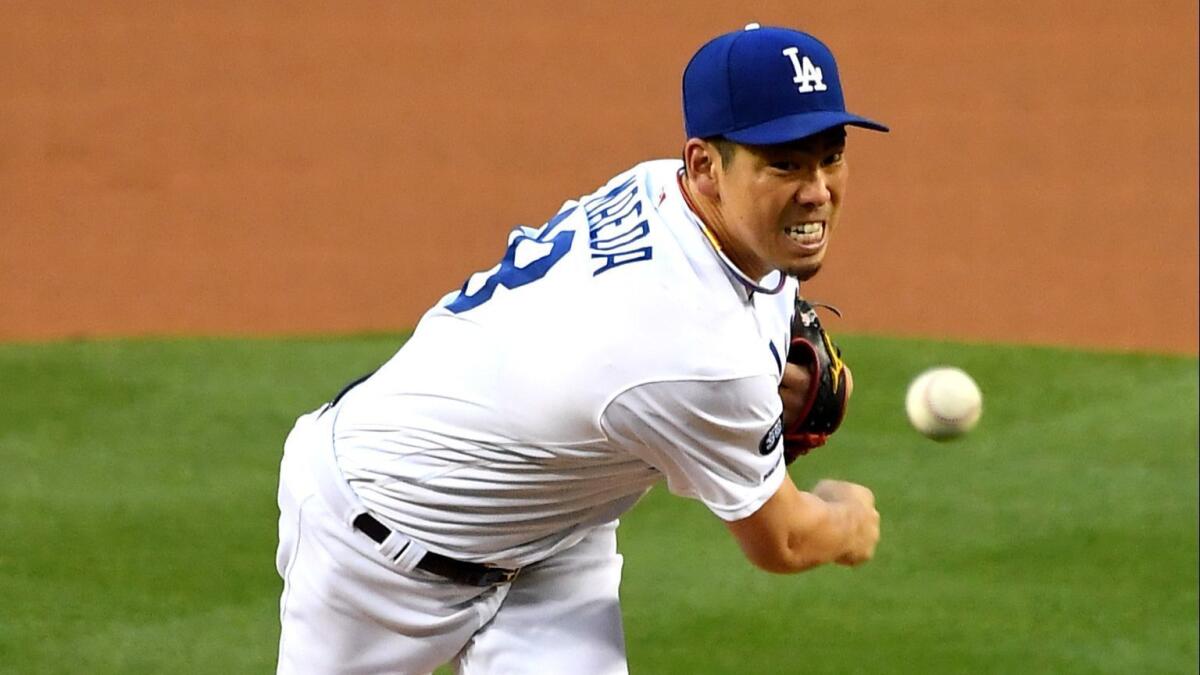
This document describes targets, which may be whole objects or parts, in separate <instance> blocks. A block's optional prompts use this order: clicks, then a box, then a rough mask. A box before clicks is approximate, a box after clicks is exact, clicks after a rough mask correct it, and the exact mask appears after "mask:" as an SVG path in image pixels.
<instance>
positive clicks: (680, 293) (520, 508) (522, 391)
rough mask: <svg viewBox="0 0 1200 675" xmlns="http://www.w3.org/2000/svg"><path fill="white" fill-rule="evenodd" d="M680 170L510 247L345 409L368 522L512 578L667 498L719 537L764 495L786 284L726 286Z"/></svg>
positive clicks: (595, 202)
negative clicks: (705, 511)
mask: <svg viewBox="0 0 1200 675" xmlns="http://www.w3.org/2000/svg"><path fill="white" fill-rule="evenodd" d="M680 169H681V163H680V162H678V161H668V160H663V161H653V162H646V163H643V164H639V165H637V166H635V167H634V168H632V169H631V170H629V171H627V172H625V173H622V174H620V175H618V176H617V177H615V178H613V179H612V180H611V181H609V182H608V184H606V185H605V186H604V187H602V188H600V189H599V190H598V191H596V192H594V193H593V194H591V195H588V196H586V197H583V198H581V199H579V200H578V201H570V202H567V203H566V204H564V205H563V207H562V209H561V210H560V211H559V213H558V214H557V215H555V216H554V217H553V218H552V219H551V220H550V221H549V222H548V223H546V224H545V225H544V226H542V227H541V228H538V229H532V228H518V229H517V230H516V231H514V232H513V233H512V234H511V235H510V237H509V243H508V248H507V250H506V251H505V253H504V258H503V260H502V262H501V263H500V264H499V265H497V266H496V267H494V268H492V269H491V270H488V271H485V272H480V273H478V274H475V275H473V276H472V277H471V278H470V279H469V280H468V281H467V283H466V284H465V285H464V286H463V288H462V289H461V290H460V291H458V292H454V293H451V294H449V295H447V296H446V297H445V298H443V299H442V300H441V301H440V302H439V303H438V304H437V306H435V307H434V308H433V309H431V310H430V311H429V312H428V313H427V314H426V315H425V316H424V317H423V318H422V320H421V322H420V324H419V325H418V326H417V328H416V331H415V332H414V334H413V336H412V338H411V339H410V340H409V341H408V342H407V343H406V344H405V345H404V346H403V347H402V348H401V349H400V350H399V352H398V353H397V354H396V355H395V356H394V357H393V358H392V359H391V360H389V361H388V362H387V363H386V364H384V365H383V366H382V367H381V368H380V369H379V370H378V371H377V372H376V373H375V374H374V375H372V376H371V377H370V378H369V379H368V380H366V381H365V382H364V383H362V384H360V385H358V386H357V387H355V388H354V389H352V390H351V391H350V392H349V393H348V394H347V395H346V396H345V397H344V398H343V399H342V400H341V402H340V404H339V405H338V406H337V408H336V410H335V411H334V412H335V413H336V418H335V422H334V439H335V443H334V446H335V452H336V455H337V458H338V463H339V465H340V467H341V469H342V472H343V474H344V476H345V477H346V479H347V480H348V482H349V483H350V485H351V487H352V488H353V490H354V491H355V492H356V493H357V494H358V496H359V497H360V498H361V500H362V501H363V502H364V504H365V505H366V506H367V507H368V508H369V509H370V510H371V511H372V512H373V513H374V514H375V515H376V516H378V517H379V518H380V519H382V520H384V521H385V522H386V523H387V524H388V525H390V526H392V527H394V528H395V529H397V530H399V531H400V532H402V533H404V534H406V535H408V536H410V537H412V538H414V539H416V540H418V541H420V542H422V543H423V544H424V545H425V546H426V547H427V548H428V549H429V550H431V551H435V552H438V553H441V554H443V555H448V556H451V557H454V558H457V559H460V560H468V561H480V562H492V563H497V564H501V565H505V566H520V565H526V564H529V563H531V562H535V561H538V560H542V559H544V558H546V557H548V556H550V555H552V554H554V553H556V552H558V551H560V550H563V549H564V548H566V547H569V546H571V545H573V544H575V543H576V542H578V541H580V540H581V539H582V538H583V537H584V536H586V535H587V533H588V532H589V531H591V530H592V529H593V528H595V527H597V526H599V525H601V524H604V523H608V522H611V521H612V520H613V519H615V518H616V517H617V516H619V515H620V514H621V513H623V512H624V511H626V510H627V509H629V508H630V507H631V506H632V505H633V504H634V503H635V502H636V501H637V500H638V499H639V498H640V497H641V496H642V495H643V494H644V493H645V491H646V490H647V489H648V488H649V487H650V486H651V485H653V484H654V483H656V482H658V481H659V480H662V479H663V478H665V479H666V482H667V486H668V488H669V489H670V491H671V492H673V493H675V494H678V495H684V496H687V497H691V498H695V499H698V500H700V501H701V502H703V503H704V504H705V505H706V506H707V507H708V508H709V509H711V510H712V511H713V513H715V514H716V515H717V516H719V517H720V518H722V519H724V520H737V519H741V518H744V517H746V516H749V515H751V514H752V513H754V511H756V510H757V509H758V508H759V507H760V506H761V505H762V504H763V502H765V501H766V500H767V499H768V498H769V497H770V496H771V495H772V494H773V493H774V491H775V489H776V488H777V487H778V486H779V483H780V482H781V481H782V480H783V477H784V474H785V468H784V466H783V458H782V446H781V443H780V435H781V434H780V429H781V424H780V415H781V412H782V405H781V403H780V399H779V395H778V389H777V387H778V384H779V380H780V376H781V372H782V367H783V356H784V355H785V354H786V352H787V346H788V342H789V339H790V338H789V325H790V319H791V314H792V311H793V309H792V308H793V299H794V297H795V293H796V290H797V287H796V282H795V281H794V280H789V281H788V283H787V284H786V285H785V286H784V287H783V289H782V290H781V291H780V292H779V293H777V294H773V295H769V294H765V293H754V292H751V291H750V290H749V289H748V288H747V286H746V285H745V284H743V283H742V282H741V281H739V280H738V279H737V278H736V277H735V276H733V275H732V274H731V273H730V272H729V271H728V270H727V268H726V267H725V265H724V264H723V263H722V260H721V258H719V257H718V255H717V253H716V252H715V251H714V249H713V248H712V246H711V245H710V243H709V242H708V240H707V239H706V238H705V236H704V233H703V232H702V231H701V226H700V223H699V221H698V220H697V219H696V216H695V215H694V214H693V213H692V212H691V210H690V209H689V208H688V206H687V204H686V203H685V201H684V199H683V197H682V194H681V192H680V187H679V184H678V182H677V175H678V172H679V171H680Z"/></svg>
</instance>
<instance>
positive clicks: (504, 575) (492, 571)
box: [484, 565, 521, 585]
mask: <svg viewBox="0 0 1200 675" xmlns="http://www.w3.org/2000/svg"><path fill="white" fill-rule="evenodd" d="M484 567H486V568H488V570H487V572H486V573H485V575H486V577H487V580H488V582H489V583H490V585H495V584H507V583H510V582H512V580H513V579H516V578H517V575H518V574H520V573H521V568H520V567H518V568H516V569H509V568H507V567H495V566H493V565H484Z"/></svg>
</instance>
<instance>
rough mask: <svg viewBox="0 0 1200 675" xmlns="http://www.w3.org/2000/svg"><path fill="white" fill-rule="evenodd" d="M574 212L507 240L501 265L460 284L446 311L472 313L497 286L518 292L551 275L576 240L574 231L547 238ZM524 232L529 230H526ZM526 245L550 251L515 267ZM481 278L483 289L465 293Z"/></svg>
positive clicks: (487, 298)
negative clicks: (548, 274)
mask: <svg viewBox="0 0 1200 675" xmlns="http://www.w3.org/2000/svg"><path fill="white" fill-rule="evenodd" d="M575 208H576V207H574V206H572V207H571V208H569V209H567V210H566V211H563V212H561V213H559V214H558V215H556V216H554V217H553V218H551V219H550V221H549V222H547V223H546V224H545V225H543V226H542V227H541V229H539V230H534V231H532V232H531V233H524V232H523V233H521V234H514V235H513V236H512V237H510V241H509V242H508V249H507V250H505V251H504V259H503V260H501V261H500V264H499V265H497V266H496V267H494V268H492V269H491V270H488V271H487V272H477V273H475V274H473V275H472V276H471V278H470V279H467V281H466V283H464V284H463V287H462V290H460V291H459V292H458V295H457V296H456V297H455V298H454V300H452V301H451V302H450V304H448V305H446V309H448V310H450V311H451V312H454V313H455V314H461V313H462V312H465V311H467V310H470V309H474V308H476V307H478V306H480V305H482V304H483V303H485V302H487V301H488V300H491V299H492V294H493V293H495V292H496V287H497V286H503V287H505V288H507V289H509V290H512V289H514V288H520V287H521V286H524V285H525V284H527V283H530V282H532V281H537V280H538V279H541V278H542V277H544V276H546V273H547V272H549V271H550V268H551V267H554V264H555V263H557V262H558V261H559V259H561V258H562V257H563V256H564V255H566V254H567V251H569V250H571V243H572V240H573V239H574V238H575V232H574V231H570V230H568V231H565V232H559V233H558V234H555V235H554V236H553V237H551V236H550V235H551V234H553V233H554V228H555V227H557V226H558V224H559V223H561V222H562V221H563V220H565V219H566V218H567V216H569V215H571V213H572V212H573V211H574V210H575ZM523 229H525V230H528V229H529V228H523ZM527 242H535V243H534V246H536V245H537V244H541V246H540V247H537V248H542V249H544V248H545V247H546V246H549V248H550V250H549V251H545V252H544V253H542V255H541V256H540V257H538V258H537V259H535V260H532V261H528V262H525V261H523V264H522V265H520V266H518V265H517V253H518V249H520V248H521V245H522V244H525V246H526V247H528V246H530V243H527ZM480 275H487V279H486V280H485V281H484V282H483V283H482V285H478V287H477V288H476V289H475V290H474V292H472V293H468V292H467V289H468V288H470V287H471V286H472V285H473V284H472V281H474V280H475V279H476V278H477V277H479V276H480Z"/></svg>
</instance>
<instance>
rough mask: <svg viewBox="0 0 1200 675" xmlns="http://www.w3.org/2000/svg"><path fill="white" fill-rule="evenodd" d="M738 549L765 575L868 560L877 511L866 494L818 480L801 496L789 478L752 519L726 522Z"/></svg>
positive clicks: (839, 483) (844, 484) (876, 530)
mask: <svg viewBox="0 0 1200 675" xmlns="http://www.w3.org/2000/svg"><path fill="white" fill-rule="evenodd" d="M727 525H728V526H729V529H730V532H731V533H732V534H733V535H734V537H735V538H737V540H738V543H739V544H740V545H741V547H742V550H743V551H744V552H745V553H746V557H747V558H749V560H750V561H751V562H753V563H754V564H755V565H756V566H757V567H759V568H761V569H763V570H766V571H768V572H776V573H780V574H789V573H794V572H803V571H805V570H808V569H812V568H813V567H817V566H819V565H824V564H826V563H831V562H833V563H838V564H842V565H857V564H859V563H862V562H866V561H867V560H870V558H871V556H872V555H874V552H875V545H876V543H877V542H878V541H879V512H878V511H876V510H875V499H874V495H873V494H872V493H871V491H870V490H869V489H867V488H865V487H863V486H861V485H855V484H853V483H847V482H844V481H831V480H824V481H821V482H819V483H817V485H816V486H814V487H813V489H812V491H811V492H801V491H800V490H798V489H796V486H795V484H794V483H792V481H791V480H790V479H788V480H785V481H784V482H783V483H781V484H780V486H779V489H778V490H776V492H775V494H774V495H773V496H772V497H771V499H769V500H767V502H766V503H765V504H763V506H762V507H761V508H760V509H759V510H758V511H757V512H756V513H754V514H753V515H751V516H749V517H748V518H745V519H743V520H740V521H735V522H731V523H727Z"/></svg>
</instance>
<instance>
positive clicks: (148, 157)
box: [0, 0, 1200, 353]
mask: <svg viewBox="0 0 1200 675" xmlns="http://www.w3.org/2000/svg"><path fill="white" fill-rule="evenodd" d="M406 4H408V3H386V4H385V3H345V5H344V6H343V4H342V3H276V4H269V5H268V4H266V3H233V2H229V3H209V2H182V3H133V2H104V3H69V2H58V3H41V2H39V3H34V2H6V3H3V4H0V339H5V340H28V339H35V340H36V339H44V338H57V337H64V336H107V335H129V334H147V333H149V334H182V333H205V334H214V333H219V334H252V333H262V332H265V333H293V332H343V331H361V330H392V329H397V328H401V327H405V326H410V325H412V324H413V323H414V322H415V320H416V319H417V318H418V317H419V315H420V312H421V311H422V310H423V309H424V308H425V307H427V306H428V305H429V304H430V303H432V302H433V301H434V300H435V299H436V298H437V297H439V296H440V295H441V294H442V293H444V292H446V291H449V290H451V289H453V288H455V287H457V286H458V285H459V284H461V282H462V280H463V279H464V278H465V277H466V276H467V275H468V274H469V273H470V272H472V271H474V270H476V269H483V268H487V267H490V266H491V265H492V264H493V263H494V262H495V261H496V259H497V258H498V255H499V253H500V250H501V247H502V245H503V239H504V236H505V234H506V233H507V232H508V230H509V229H510V228H511V226H512V225H513V224H515V223H528V224H536V223H540V222H542V221H543V220H545V218H546V217H548V216H549V215H550V214H552V213H553V212H554V211H555V210H556V209H557V207H558V206H559V204H560V203H561V202H562V201H563V200H564V199H565V198H567V197H569V196H573V195H578V194H581V193H584V192H587V191H590V190H591V189H592V188H594V187H595V186H597V185H598V184H599V182H600V181H602V180H604V179H606V178H607V177H608V176H609V175H611V174H613V173H615V172H616V171H618V170H621V169H623V168H625V167H627V166H629V165H631V164H633V163H635V162H637V161H639V160H641V159H644V158H650V157H671V156H676V155H677V154H678V151H679V148H680V146H681V144H682V141H683V137H682V131H681V126H682V124H681V116H680V110H679V101H678V81H679V75H680V72H681V71H682V68H683V66H684V63H685V61H686V59H687V57H688V56H689V55H690V53H691V52H692V51H693V50H694V49H695V47H697V46H698V45H699V44H700V42H702V41H703V39H705V38H706V37H708V36H710V35H711V34H715V33H716V32H719V31H722V30H726V29H731V28H735V27H738V26H740V25H741V24H743V23H745V22H746V21H750V20H754V21H759V22H762V23H764V24H788V25H794V26H798V27H802V28H805V29H808V30H810V31H812V32H814V33H816V34H818V35H820V36H822V37H823V38H824V39H825V40H826V41H827V42H828V43H830V45H831V46H832V47H833V48H834V50H835V52H836V53H838V55H839V57H840V60H841V62H842V70H843V78H844V80H845V83H846V86H847V92H848V98H849V101H850V103H851V106H852V107H853V108H855V109H857V110H860V111H862V112H863V113H865V114H867V115H869V116H872V117H875V118H877V119H880V120H883V121H885V122H888V123H890V124H891V125H892V127H893V129H894V132H893V133H892V134H890V135H888V136H879V135H873V134H870V133H869V132H852V133H851V154H850V161H851V163H852V165H853V173H854V178H853V180H852V185H851V197H850V199H849V202H848V207H847V209H848V210H847V213H846V215H845V217H844V219H843V225H844V228H843V230H842V231H841V232H839V233H838V234H837V236H836V238H835V240H834V244H833V250H832V251H831V256H830V261H831V262H830V265H829V266H828V268H827V269H826V271H825V273H823V275H822V276H821V277H820V278H819V280H818V281H817V282H815V283H814V284H813V285H812V286H811V288H810V291H809V292H810V294H811V295H813V296H815V297H819V298H820V299H822V300H827V301H829V302H832V303H834V304H837V305H839V306H840V307H842V308H843V309H844V310H845V311H846V314H847V316H846V318H845V319H844V320H843V321H841V322H839V323H838V326H837V329H838V330H839V331H851V330H853V331H870V332H888V333H895V334H906V335H920V336H935V337H947V338H959V339H971V340H990V339H997V338H999V339H1003V340H1006V341H1019V342H1032V343H1053V344H1079V345H1089V346H1100V347H1117V348H1133V349H1145V350H1154V351H1172V352H1182V353H1196V352H1197V323H1198V320H1200V319H1198V310H1197V305H1198V302H1200V298H1198V283H1197V274H1198V271H1197V259H1198V254H1197V231H1198V218H1197V182H1198V172H1197V163H1198V160H1197V157H1198V153H1197V124H1198V117H1197V60H1196V54H1197V8H1196V4H1195V3H1194V2H1191V1H1190V0H1189V1H1182V0H1175V1H1170V2H1166V1H1162V2H1143V3H1133V2H1108V1H1099V0H1098V1H1094V2H1084V1H1082V0H1080V1H1076V2H1071V1H1067V0H1052V1H1050V2H1032V1H1030V2H1013V3H1005V2H994V1H986V2H985V1H971V2H953V3H952V2H934V3H921V7H920V8H919V9H917V8H914V7H912V6H911V4H910V3H890V2H885V1H883V0H869V1H863V2H851V3H836V4H837V5H839V6H838V7H837V8H836V9H835V8H832V7H812V8H807V7H804V8H798V5H797V3H790V2H788V3H785V2H765V3H758V10H757V12H756V14H755V15H753V16H747V15H745V14H744V10H741V9H738V8H732V7H729V6H727V5H730V4H731V3H718V2H700V3H634V2H629V3H625V4H624V5H622V4H620V3H618V4H613V3H603V4H602V3H558V2H549V1H547V2H527V3H521V4H520V6H521V7H522V10H521V11H519V12H516V11H513V10H512V9H511V7H512V6H511V5H507V4H503V6H502V3H496V4H495V5H494V6H492V5H487V4H485V3H461V4H454V5H453V7H451V8H449V9H447V8H446V7H444V6H441V5H442V4H444V3H439V6H438V7H437V8H436V9H434V3H422V5H423V7H424V8H421V7H405V5H406ZM813 4H816V3H813ZM827 4H828V3H827ZM913 4H915V3H913ZM481 5H482V6H481ZM650 5H653V6H652V7H651V6H650ZM672 5H673V6H672ZM489 7H492V8H489Z"/></svg>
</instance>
